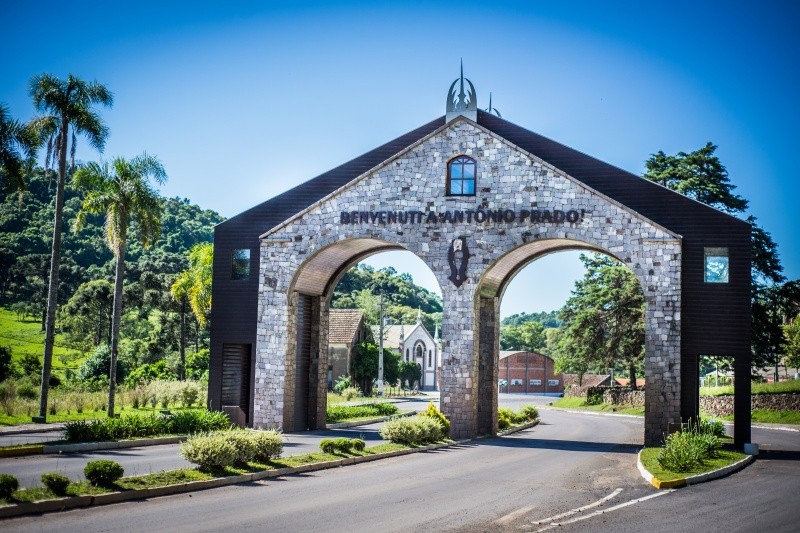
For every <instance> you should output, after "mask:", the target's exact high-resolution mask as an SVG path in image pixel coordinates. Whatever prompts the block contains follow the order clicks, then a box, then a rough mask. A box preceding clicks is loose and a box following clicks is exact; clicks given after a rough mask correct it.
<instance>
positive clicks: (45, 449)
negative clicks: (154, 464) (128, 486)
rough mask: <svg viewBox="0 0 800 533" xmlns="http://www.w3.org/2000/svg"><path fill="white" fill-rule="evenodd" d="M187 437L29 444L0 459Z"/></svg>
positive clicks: (0, 453) (152, 443)
mask: <svg viewBox="0 0 800 533" xmlns="http://www.w3.org/2000/svg"><path fill="white" fill-rule="evenodd" d="M187 438H188V437H187V436H186V435H175V436H171V437H153V438H149V439H130V440H111V441H101V442H81V443H78V444H28V445H25V446H16V447H14V448H4V449H0V457H21V456H26V455H42V454H57V453H74V452H94V451H98V450H117V449H122V448H137V447H139V446H160V445H162V444H177V443H179V442H183V441H185V440H186V439H187Z"/></svg>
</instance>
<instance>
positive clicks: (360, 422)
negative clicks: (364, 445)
mask: <svg viewBox="0 0 800 533" xmlns="http://www.w3.org/2000/svg"><path fill="white" fill-rule="evenodd" d="M416 414H417V411H409V412H407V413H400V414H394V415H388V416H379V417H377V418H369V419H367V420H355V421H353V422H338V423H336V424H325V429H344V428H354V427H357V426H366V425H368V424H377V423H378V422H386V421H387V420H390V419H392V418H403V417H406V416H414V415H416Z"/></svg>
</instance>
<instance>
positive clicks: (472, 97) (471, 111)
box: [446, 60, 478, 122]
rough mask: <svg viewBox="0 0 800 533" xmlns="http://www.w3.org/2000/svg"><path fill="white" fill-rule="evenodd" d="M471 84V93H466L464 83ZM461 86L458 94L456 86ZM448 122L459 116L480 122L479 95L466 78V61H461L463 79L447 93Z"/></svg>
mask: <svg viewBox="0 0 800 533" xmlns="http://www.w3.org/2000/svg"><path fill="white" fill-rule="evenodd" d="M465 81H466V82H467V84H469V92H465V91H464V82H465ZM457 83H458V84H459V92H458V94H456V84H457ZM446 109H447V121H448V122H450V120H452V119H454V118H455V117H457V116H459V115H464V116H465V117H467V118H469V119H472V120H474V121H477V120H478V95H477V94H476V93H475V86H474V85H472V82H471V81H470V80H468V79H467V78H465V77H464V61H463V60H462V61H461V77H460V78H458V79H457V80H455V81H454V82H453V83H452V84H451V85H450V90H449V91H447V108H446Z"/></svg>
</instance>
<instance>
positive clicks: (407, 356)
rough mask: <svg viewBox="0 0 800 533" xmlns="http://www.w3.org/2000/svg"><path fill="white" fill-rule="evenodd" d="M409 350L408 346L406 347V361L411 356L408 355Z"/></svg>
mask: <svg viewBox="0 0 800 533" xmlns="http://www.w3.org/2000/svg"><path fill="white" fill-rule="evenodd" d="M409 350H410V348H406V361H408V360H410V359H411V356H410V355H409V353H410V352H409Z"/></svg>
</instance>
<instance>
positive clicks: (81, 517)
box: [2, 411, 655, 532]
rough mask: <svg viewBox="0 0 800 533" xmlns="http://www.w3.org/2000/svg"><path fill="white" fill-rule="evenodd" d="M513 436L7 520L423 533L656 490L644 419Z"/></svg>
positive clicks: (80, 526) (36, 527)
mask: <svg viewBox="0 0 800 533" xmlns="http://www.w3.org/2000/svg"><path fill="white" fill-rule="evenodd" d="M542 418H543V422H542V424H540V425H539V426H537V427H535V428H533V429H531V430H528V431H524V432H521V433H518V434H516V435H514V436H510V437H504V438H493V439H481V440H479V441H477V442H476V443H474V444H470V445H465V446H459V447H455V448H448V449H443V450H440V451H436V452H426V453H419V454H413V455H410V456H404V457H399V458H394V459H387V460H383V461H377V462H372V463H365V464H361V465H355V466H350V467H346V468H339V469H335V470H327V471H320V472H315V473H311V474H307V475H298V476H288V477H285V478H281V479H279V480H269V481H266V482H259V483H253V484H246V485H237V486H233V487H225V488H220V489H213V490H209V491H202V492H197V493H194V494H191V495H189V494H186V495H178V496H171V497H165V498H155V499H153V500H151V501H140V502H129V503H123V504H119V505H115V506H110V507H105V508H96V509H83V510H78V511H74V512H73V511H69V512H65V513H57V514H53V515H44V516H39V517H26V518H20V519H14V520H9V521H5V522H3V523H2V526H3V527H4V528H8V529H9V530H14V531H42V530H45V531H47V530H56V529H57V530H59V531H81V532H89V531H111V530H115V531H116V530H129V531H130V530H137V531H166V530H170V531H192V532H194V531H216V530H220V529H223V528H224V529H229V530H236V531H248V530H249V531H256V530H257V531H264V530H269V531H366V530H383V531H401V530H402V531H409V530H412V531H416V530H435V531H440V530H447V529H451V530H460V529H469V528H472V527H475V526H476V525H478V524H484V523H489V524H494V521H495V520H499V519H502V518H503V517H505V516H508V515H510V514H511V516H512V519H511V521H510V522H508V523H504V525H502V526H496V525H493V526H492V527H491V528H490V529H498V528H505V527H506V526H509V525H513V524H516V523H521V522H520V521H525V520H531V519H533V518H535V517H546V516H551V515H553V514H556V513H562V512H565V511H569V510H570V509H573V508H575V507H580V506H583V505H586V504H588V503H591V502H594V501H596V500H598V499H600V498H603V497H605V496H607V495H608V494H609V493H612V492H613V491H615V490H617V489H618V488H622V489H623V490H622V492H621V493H619V494H623V495H624V496H625V497H628V498H631V497H643V496H647V495H649V494H652V493H654V492H655V491H654V489H652V488H651V487H649V486H648V485H647V484H645V483H644V482H643V481H642V480H641V478H640V477H639V475H638V473H637V472H636V469H635V462H636V451H637V449H638V447H639V444H638V443H639V441H640V440H641V433H642V427H641V424H642V421H641V420H640V419H636V418H628V417H598V416H588V415H582V414H572V413H564V412H560V411H546V412H543V415H542Z"/></svg>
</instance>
